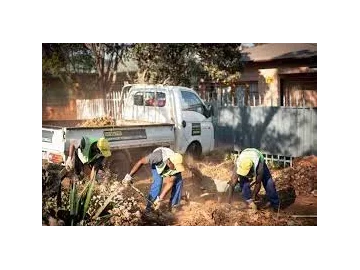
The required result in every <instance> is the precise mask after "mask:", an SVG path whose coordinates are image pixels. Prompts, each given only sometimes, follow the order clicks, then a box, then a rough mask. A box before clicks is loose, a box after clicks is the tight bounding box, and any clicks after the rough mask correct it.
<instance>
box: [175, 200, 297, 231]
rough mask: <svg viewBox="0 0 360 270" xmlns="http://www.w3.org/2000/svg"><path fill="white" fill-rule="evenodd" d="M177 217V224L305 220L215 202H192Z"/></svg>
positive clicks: (269, 223)
mask: <svg viewBox="0 0 360 270" xmlns="http://www.w3.org/2000/svg"><path fill="white" fill-rule="evenodd" d="M175 217H176V223H175V225H181V226H263V225H265V226H275V225H277V226H286V225H303V222H304V220H297V219H295V218H292V217H291V216H288V215H284V214H282V215H278V214H277V213H274V212H272V211H270V210H261V211H260V210H259V211H254V210H250V209H238V208H237V207H234V206H230V205H228V204H218V203H214V202H206V203H204V204H203V203H197V202H190V203H189V204H188V205H185V206H183V207H182V209H181V211H179V212H177V213H176V214H175Z"/></svg>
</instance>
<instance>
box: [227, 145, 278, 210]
mask: <svg viewBox="0 0 360 270" xmlns="http://www.w3.org/2000/svg"><path fill="white" fill-rule="evenodd" d="M253 178H255V187H254V191H253V192H252V193H251V189H250V182H251V180H252V179H253ZM238 182H240V189H241V194H242V197H243V198H244V200H245V201H246V202H247V203H248V206H249V207H250V208H252V209H256V208H257V207H256V204H255V203H254V201H255V200H256V199H257V197H258V193H259V191H260V188H261V183H262V185H263V187H264V189H265V191H266V197H267V199H268V203H269V204H270V205H271V206H272V207H273V209H274V210H278V208H279V195H278V193H277V191H276V187H275V183H274V181H273V179H272V177H271V173H270V170H269V168H268V166H267V165H266V162H265V159H264V156H263V154H262V153H261V152H260V151H259V150H257V149H255V148H246V149H244V150H243V151H242V152H241V153H240V155H239V156H238V157H237V159H236V160H235V170H234V172H233V175H232V177H231V181H230V182H229V185H230V188H229V191H228V203H231V201H232V197H233V192H234V188H235V185H236V184H237V183H238Z"/></svg>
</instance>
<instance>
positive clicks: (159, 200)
mask: <svg viewBox="0 0 360 270" xmlns="http://www.w3.org/2000/svg"><path fill="white" fill-rule="evenodd" d="M161 202H162V200H161V199H160V197H159V196H157V197H156V200H155V201H154V202H153V204H154V210H158V209H159V208H160V206H161Z"/></svg>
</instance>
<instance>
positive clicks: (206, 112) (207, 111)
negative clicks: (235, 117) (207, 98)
mask: <svg viewBox="0 0 360 270" xmlns="http://www.w3.org/2000/svg"><path fill="white" fill-rule="evenodd" d="M204 115H205V117H206V118H209V117H211V116H213V115H214V107H213V106H212V105H211V104H209V105H207V106H206V105H205V110H204Z"/></svg>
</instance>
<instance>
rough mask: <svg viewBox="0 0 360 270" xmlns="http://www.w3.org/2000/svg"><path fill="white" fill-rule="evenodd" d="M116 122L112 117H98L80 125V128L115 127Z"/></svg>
mask: <svg viewBox="0 0 360 270" xmlns="http://www.w3.org/2000/svg"><path fill="white" fill-rule="evenodd" d="M115 125H116V123H115V120H114V119H113V118H112V117H110V116H103V117H97V118H93V119H90V120H87V121H85V122H84V123H81V124H79V125H78V126H80V127H106V126H115Z"/></svg>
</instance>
